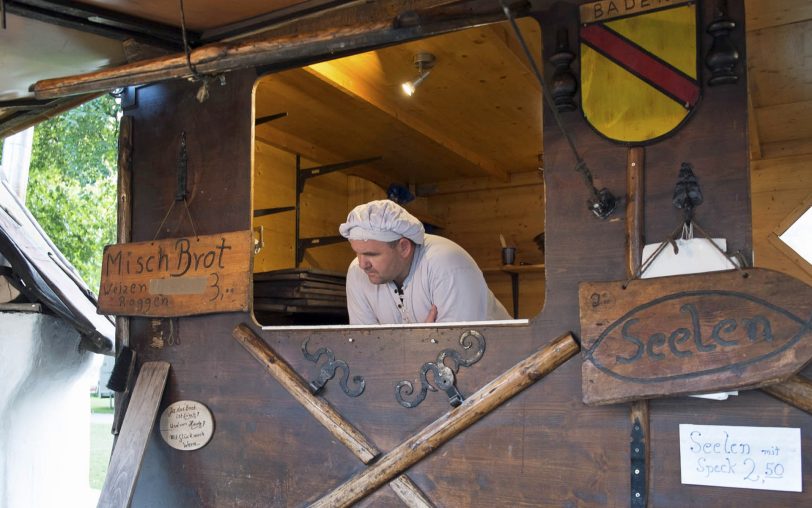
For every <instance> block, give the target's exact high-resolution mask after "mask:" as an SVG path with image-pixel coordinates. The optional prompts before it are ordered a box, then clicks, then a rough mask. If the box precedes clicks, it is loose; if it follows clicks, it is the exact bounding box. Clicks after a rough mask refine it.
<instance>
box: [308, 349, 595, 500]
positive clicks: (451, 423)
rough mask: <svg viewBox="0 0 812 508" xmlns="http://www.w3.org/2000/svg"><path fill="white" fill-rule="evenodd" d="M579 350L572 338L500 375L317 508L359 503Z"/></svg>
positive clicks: (349, 482) (337, 489)
mask: <svg viewBox="0 0 812 508" xmlns="http://www.w3.org/2000/svg"><path fill="white" fill-rule="evenodd" d="M579 350H580V346H579V345H578V343H577V342H576V341H575V339H574V338H573V337H572V335H571V334H569V333H567V334H565V335H562V336H561V337H559V338H557V339H555V340H554V341H552V342H551V343H550V344H548V345H547V346H545V347H543V348H542V349H540V350H538V351H536V352H535V353H533V354H532V355H530V356H528V357H527V358H525V359H524V360H522V361H520V362H519V363H517V364H516V365H514V366H513V367H511V368H510V369H508V370H507V371H505V372H503V373H502V374H500V375H499V376H498V377H497V378H496V379H494V380H493V381H491V382H490V383H488V384H486V385H485V386H483V387H482V388H480V389H479V390H478V391H477V392H476V393H475V394H473V395H471V396H470V397H469V398H468V399H466V400H465V402H463V403H462V405H461V406H459V407H456V408H454V409H452V410H451V411H449V412H448V413H446V414H444V415H443V416H441V417H440V418H438V419H437V420H435V421H434V422H433V423H431V424H429V425H428V426H427V427H425V428H424V429H423V430H421V431H420V432H418V433H417V434H415V435H414V436H412V437H411V438H409V439H408V440H406V441H404V442H403V443H401V444H400V445H398V446H397V447H396V448H395V449H393V450H392V451H390V452H389V453H387V454H386V455H384V456H383V457H381V458H380V460H378V461H377V462H375V464H373V465H372V466H370V467H369V468H367V469H366V470H364V471H362V472H360V473H359V474H357V475H355V476H354V477H352V478H350V479H349V480H348V481H347V482H345V483H344V484H343V485H340V486H339V487H338V488H336V489H335V490H334V491H332V492H330V493H329V494H327V495H326V496H324V497H322V498H321V499H319V500H318V501H316V502H315V503H313V504H312V505H311V507H318V508H334V507H338V506H349V505H351V504H352V503H355V502H356V501H358V500H360V499H361V498H363V497H364V496H366V495H368V494H370V493H371V492H373V491H375V490H376V489H377V488H378V487H380V486H381V485H383V484H384V483H386V482H387V481H389V480H390V479H391V478H392V477H394V476H396V475H398V474H401V473H402V472H403V471H405V470H406V469H407V468H409V467H411V466H412V465H414V464H416V463H417V462H419V461H420V460H422V459H423V458H425V457H426V456H428V455H429V454H431V453H432V452H433V451H435V450H437V449H438V448H439V447H440V446H441V445H442V444H443V443H445V442H447V441H448V440H450V439H451V438H453V437H454V436H456V435H457V434H459V433H461V432H462V431H464V430H465V429H467V428H468V427H470V426H471V425H473V424H474V423H476V422H477V421H479V419H480V418H482V417H483V416H485V415H487V414H488V413H490V412H491V411H493V410H494V409H496V408H497V407H499V406H500V405H501V404H502V403H503V402H506V401H507V400H509V399H510V398H512V397H513V396H514V395H516V394H517V393H519V392H521V391H522V390H524V389H525V388H527V387H528V386H530V385H532V384H533V383H535V382H536V381H538V380H539V379H541V378H543V377H544V376H546V375H547V374H549V373H550V372H552V371H554V370H555V369H556V368H558V367H559V366H560V365H562V364H564V363H565V362H566V361H567V360H568V359H570V358H572V357H573V356H574V355H575V354H577V353H578V351H579Z"/></svg>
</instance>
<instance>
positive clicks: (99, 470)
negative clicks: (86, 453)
mask: <svg viewBox="0 0 812 508" xmlns="http://www.w3.org/2000/svg"><path fill="white" fill-rule="evenodd" d="M112 448H113V435H112V434H111V433H110V424H108V423H91V424H90V488H91V489H96V490H101V488H102V485H104V477H105V475H106V474H107V464H108V462H109V461H110V450H111V449H112Z"/></svg>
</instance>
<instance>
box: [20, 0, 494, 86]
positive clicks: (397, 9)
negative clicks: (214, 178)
mask: <svg viewBox="0 0 812 508" xmlns="http://www.w3.org/2000/svg"><path fill="white" fill-rule="evenodd" d="M450 3H454V0H413V1H411V2H409V4H408V7H409V9H408V11H409V12H411V13H412V17H413V18H414V19H415V20H417V21H416V22H414V23H407V22H401V21H400V15H401V14H403V13H405V12H406V9H405V8H404V7H405V6H404V3H403V2H402V1H398V0H385V1H379V2H366V3H363V4H359V5H355V4H349V5H350V7H348V8H347V9H337V10H331V11H328V12H326V13H325V14H324V15H323V16H315V17H313V18H312V19H308V20H306V22H303V23H299V24H297V25H296V27H295V28H296V30H290V29H288V32H289V33H283V34H279V33H277V32H269V33H267V34H266V35H265V36H264V38H262V39H252V40H246V41H241V42H238V43H217V44H208V45H205V46H201V47H199V48H197V49H194V50H193V51H192V52H191V54H190V59H191V63H192V65H193V66H194V67H195V69H196V71H197V72H198V73H200V74H211V75H214V74H221V73H224V72H229V71H233V70H237V69H241V68H248V67H266V68H267V69H268V70H271V69H273V70H283V69H287V68H293V67H298V66H300V65H303V64H305V63H309V62H314V61H319V60H328V59H332V58H339V57H342V56H347V55H350V54H354V53H358V52H362V51H367V50H370V49H374V48H376V47H379V46H382V45H385V44H392V43H397V42H406V41H409V40H415V39H419V38H422V37H426V36H427V35H432V34H440V33H445V32H448V31H451V30H456V29H459V28H463V27H466V26H472V25H475V24H478V23H484V22H489V21H495V20H497V19H501V16H502V15H501V13H500V11H499V9H497V8H495V7H494V6H493V5H488V6H487V10H486V7H481V8H480V9H479V12H474V13H468V14H467V15H465V16H460V15H459V13H458V12H453V13H452V14H453V15H452V14H449V15H448V16H447V17H443V15H442V13H439V14H437V15H436V17H432V16H430V15H429V13H427V12H422V11H427V10H430V9H434V8H437V7H441V6H444V5H445V4H450ZM421 14H424V15H425V16H421ZM348 20H351V22H349V21H348ZM393 20H395V23H393ZM192 75H193V73H192V71H191V70H190V69H189V66H188V64H187V61H186V55H184V54H183V53H178V54H175V55H171V56H166V57H161V58H154V59H151V60H145V61H142V62H136V63H131V64H128V65H123V66H120V67H116V68H112V69H105V70H102V71H97V72H92V73H88V74H80V75H77V76H70V77H63V78H56V79H47V80H42V81H38V82H37V83H35V84H34V85H33V87H32V89H33V91H34V94H35V96H36V97H37V98H38V99H47V98H54V97H63V96H67V95H77V94H81V93H88V92H98V91H106V90H111V89H113V88H119V87H124V86H130V85H144V84H148V83H154V82H157V81H162V80H167V79H175V78H188V77H191V76H192Z"/></svg>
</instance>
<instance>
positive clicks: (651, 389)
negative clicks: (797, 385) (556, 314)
mask: <svg viewBox="0 0 812 508" xmlns="http://www.w3.org/2000/svg"><path fill="white" fill-rule="evenodd" d="M579 299H580V309H581V334H582V351H583V357H584V363H583V365H582V370H581V372H582V382H583V398H584V402H585V403H587V404H609V403H614V402H622V401H628V400H636V399H644V398H652V397H662V396H666V395H682V394H693V393H703V392H714V391H723V390H730V389H742V388H755V387H758V386H765V385H769V384H772V383H775V382H778V381H782V380H784V379H786V378H788V377H789V376H791V375H793V374H795V373H796V372H798V371H799V370H800V369H801V368H802V367H803V366H804V365H805V364H806V363H807V362H809V360H810V359H811V358H812V287H810V286H808V285H806V284H804V283H803V282H801V281H799V280H797V279H794V278H792V277H790V276H788V275H784V274H782V273H779V272H774V271H771V270H764V269H757V268H751V269H747V270H743V271H738V270H732V271H727V272H714V273H703V274H697V275H680V276H676V277H662V278H657V279H645V280H635V281H632V282H631V283H630V284H629V286H628V287H627V288H626V289H623V283H622V282H620V281H617V282H585V283H582V284H581V285H580V288H579Z"/></svg>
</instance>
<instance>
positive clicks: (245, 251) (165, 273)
mask: <svg viewBox="0 0 812 508" xmlns="http://www.w3.org/2000/svg"><path fill="white" fill-rule="evenodd" d="M252 243H253V238H252V234H251V231H236V232H232V233H222V234H216V235H208V236H195V237H188V238H172V239H168V240H157V241H154V242H140V243H125V244H117V245H108V246H107V247H105V248H104V259H103V261H102V276H101V287H100V288H99V313H100V314H115V315H122V316H149V317H170V316H189V315H194V314H208V313H212V312H229V311H247V310H248V309H249V303H250V301H251V252H252Z"/></svg>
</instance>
